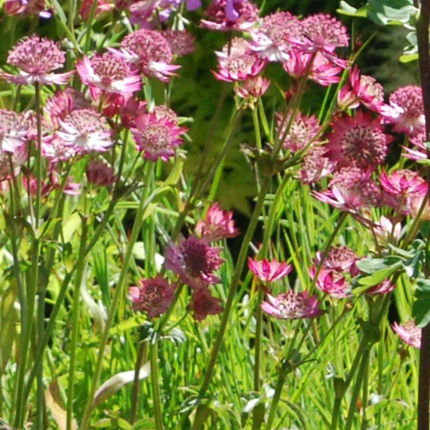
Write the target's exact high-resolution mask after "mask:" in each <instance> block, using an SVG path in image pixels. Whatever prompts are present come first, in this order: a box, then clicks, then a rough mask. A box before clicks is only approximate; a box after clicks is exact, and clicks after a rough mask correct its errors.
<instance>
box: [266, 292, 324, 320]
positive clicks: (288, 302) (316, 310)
mask: <svg viewBox="0 0 430 430" xmlns="http://www.w3.org/2000/svg"><path fill="white" fill-rule="evenodd" d="M261 309H263V311H264V312H266V313H267V314H269V315H271V316H273V317H275V318H279V319H283V320H284V319H292V320H294V319H302V318H316V317H319V316H320V315H322V314H323V311H322V310H321V309H320V304H319V302H318V299H317V297H316V296H309V293H308V292H307V291H305V292H303V293H296V292H295V291H293V290H288V291H287V292H286V293H283V294H279V295H278V296H277V297H274V296H272V295H270V294H267V302H263V303H262V304H261Z"/></svg>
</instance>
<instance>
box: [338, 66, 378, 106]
mask: <svg viewBox="0 0 430 430" xmlns="http://www.w3.org/2000/svg"><path fill="white" fill-rule="evenodd" d="M337 102H338V105H339V106H340V108H341V109H355V108H357V107H358V106H359V105H360V103H361V104H362V105H364V106H366V107H367V108H369V109H371V110H373V111H375V112H379V111H380V109H381V108H382V107H383V106H385V104H384V89H383V88H382V85H381V84H379V83H378V82H376V80H375V79H374V78H372V77H371V76H366V75H361V76H360V72H359V70H358V67H356V66H355V67H354V68H353V69H352V71H351V72H350V74H349V84H346V85H344V86H343V87H342V88H341V89H340V91H339V93H338V96H337Z"/></svg>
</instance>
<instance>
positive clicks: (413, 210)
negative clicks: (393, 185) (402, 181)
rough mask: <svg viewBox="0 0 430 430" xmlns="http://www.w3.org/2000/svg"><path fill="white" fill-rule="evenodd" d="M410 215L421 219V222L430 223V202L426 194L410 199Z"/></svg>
mask: <svg viewBox="0 0 430 430" xmlns="http://www.w3.org/2000/svg"><path fill="white" fill-rule="evenodd" d="M423 205H424V207H423ZM410 215H411V217H412V218H418V217H419V219H420V220H421V221H430V201H429V200H428V199H427V198H426V194H421V195H416V196H414V197H411V198H410Z"/></svg>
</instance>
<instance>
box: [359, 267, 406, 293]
mask: <svg viewBox="0 0 430 430" xmlns="http://www.w3.org/2000/svg"><path fill="white" fill-rule="evenodd" d="M399 267H401V263H400V262H398V263H396V264H393V265H392V266H389V267H385V268H383V269H380V270H377V271H376V272H374V273H372V274H371V275H370V276H361V277H358V278H357V283H358V284H359V285H363V286H366V287H373V286H374V285H378V284H380V283H381V282H382V281H385V279H387V278H389V277H390V276H391V275H392V274H393V273H394V272H395V271H396V270H397V269H398V268H399Z"/></svg>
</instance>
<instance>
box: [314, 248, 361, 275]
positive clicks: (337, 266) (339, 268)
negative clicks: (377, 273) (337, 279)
mask: <svg viewBox="0 0 430 430" xmlns="http://www.w3.org/2000/svg"><path fill="white" fill-rule="evenodd" d="M322 257H323V255H322V253H321V252H319V251H318V252H317V254H316V258H315V263H316V264H319V263H320V262H321V259H322ZM357 260H358V257H357V254H356V253H355V252H354V251H353V250H352V249H351V248H349V247H348V246H340V245H338V246H332V247H331V248H330V249H329V251H328V253H327V256H326V258H325V260H324V262H323V267H325V268H326V269H329V270H334V271H336V272H348V271H349V270H350V269H351V268H352V266H353V265H354V263H355V262H356V261H357Z"/></svg>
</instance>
